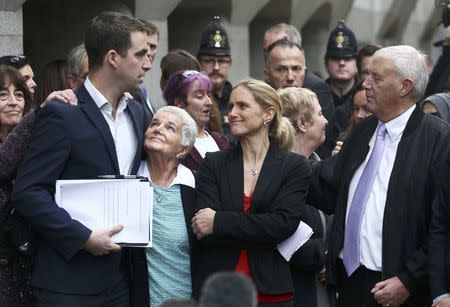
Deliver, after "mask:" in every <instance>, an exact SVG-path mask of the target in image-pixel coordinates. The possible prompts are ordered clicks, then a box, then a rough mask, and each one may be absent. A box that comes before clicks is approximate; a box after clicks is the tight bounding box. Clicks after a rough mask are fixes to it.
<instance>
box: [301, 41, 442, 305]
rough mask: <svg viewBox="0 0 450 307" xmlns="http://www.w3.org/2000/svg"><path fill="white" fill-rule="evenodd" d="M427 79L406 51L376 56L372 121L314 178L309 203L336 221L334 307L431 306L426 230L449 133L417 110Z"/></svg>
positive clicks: (331, 264) (330, 276)
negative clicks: (335, 289)
mask: <svg viewBox="0 0 450 307" xmlns="http://www.w3.org/2000/svg"><path fill="white" fill-rule="evenodd" d="M427 81H428V74H427V66H426V59H425V56H424V55H423V54H421V53H419V52H418V51H417V50H415V49H414V48H412V47H410V46H392V47H387V48H383V49H380V50H378V51H377V52H376V53H375V54H374V56H373V61H372V64H371V65H370V69H369V76H368V77H367V78H366V80H365V81H364V88H365V90H366V96H367V101H368V103H367V109H368V110H369V111H370V112H372V114H373V115H374V116H373V117H370V118H368V119H366V120H365V121H363V122H362V123H361V124H360V125H358V127H356V128H355V129H354V130H353V131H352V134H351V135H350V136H349V137H348V138H347V139H346V141H345V142H344V145H343V147H342V151H341V152H340V153H339V155H338V156H337V159H335V158H332V159H331V160H328V161H326V162H324V163H322V164H321V165H319V167H318V168H316V169H315V170H314V176H313V180H312V188H311V189H310V194H309V203H310V204H315V205H317V207H319V208H322V209H324V210H325V211H327V210H328V212H329V213H331V212H334V213H335V215H334V223H333V229H332V232H331V238H330V241H329V242H330V245H329V248H328V254H327V258H328V259H327V280H328V282H329V283H330V284H333V285H335V286H336V288H337V291H338V302H337V306H380V305H382V306H417V307H419V306H420V307H421V306H430V305H431V296H430V292H429V287H428V273H427V263H428V258H427V253H428V243H429V242H428V232H429V225H430V221H431V212H432V203H433V202H434V200H435V198H436V195H437V190H438V188H439V186H440V184H441V179H440V175H439V174H440V167H441V165H442V163H443V161H444V159H445V158H446V157H447V156H448V154H449V142H448V140H449V138H450V129H449V126H448V125H447V124H446V123H445V122H443V121H440V120H439V119H437V118H435V117H433V116H430V115H427V114H424V113H423V112H422V110H420V108H418V107H417V106H416V102H417V101H418V100H419V99H420V98H421V96H422V95H423V92H424V90H425V87H426V84H427ZM325 203H327V205H328V208H324V207H323V206H322V205H323V204H325Z"/></svg>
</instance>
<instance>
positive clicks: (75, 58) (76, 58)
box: [67, 44, 87, 76]
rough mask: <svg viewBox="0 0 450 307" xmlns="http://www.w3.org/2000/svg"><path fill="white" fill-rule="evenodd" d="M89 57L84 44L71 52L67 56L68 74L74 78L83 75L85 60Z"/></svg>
mask: <svg viewBox="0 0 450 307" xmlns="http://www.w3.org/2000/svg"><path fill="white" fill-rule="evenodd" d="M86 56H87V53H86V49H85V48H84V44H81V45H78V46H76V47H74V48H73V49H72V50H70V52H69V55H68V56H67V65H68V73H69V75H72V76H77V75H79V74H80V73H81V68H82V67H83V61H84V58H85V57H86Z"/></svg>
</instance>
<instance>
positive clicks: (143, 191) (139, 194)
mask: <svg viewBox="0 0 450 307" xmlns="http://www.w3.org/2000/svg"><path fill="white" fill-rule="evenodd" d="M55 201H56V203H57V204H58V206H60V207H61V208H64V209H65V210H66V211H67V212H68V213H69V214H70V216H71V217H72V219H74V220H77V221H79V222H81V223H82V224H83V225H85V226H86V227H88V228H89V229H91V230H93V229H100V228H109V227H112V226H115V225H119V224H122V225H124V228H123V230H122V231H121V232H119V233H117V234H115V235H113V236H112V240H113V241H114V242H116V243H122V244H123V245H130V246H142V247H151V242H152V217H153V188H152V187H151V186H150V183H149V182H146V181H141V180H139V179H111V180H109V179H108V180H105V179H100V180H58V181H57V182H56V192H55Z"/></svg>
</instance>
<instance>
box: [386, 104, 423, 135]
mask: <svg viewBox="0 0 450 307" xmlns="http://www.w3.org/2000/svg"><path fill="white" fill-rule="evenodd" d="M415 108H416V105H415V104H414V105H412V106H411V107H410V108H409V109H408V110H406V112H404V113H403V114H401V115H400V116H397V117H396V118H394V119H392V120H390V121H388V122H387V123H385V126H386V131H387V134H388V136H389V139H390V140H391V142H395V140H396V139H397V138H398V137H399V136H400V135H402V133H403V131H404V130H405V127H406V124H407V123H408V120H409V118H410V117H411V114H412V113H413V111H414V109H415ZM379 123H381V122H379Z"/></svg>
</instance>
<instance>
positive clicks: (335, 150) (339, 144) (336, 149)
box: [331, 141, 344, 156]
mask: <svg viewBox="0 0 450 307" xmlns="http://www.w3.org/2000/svg"><path fill="white" fill-rule="evenodd" d="M343 144H344V142H342V141H337V142H336V145H335V146H334V148H333V151H332V152H331V155H332V156H334V155H337V154H338V153H339V152H340V151H341V148H342V145H343Z"/></svg>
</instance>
